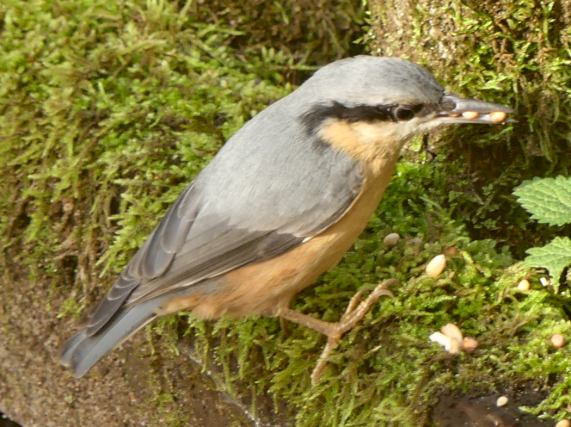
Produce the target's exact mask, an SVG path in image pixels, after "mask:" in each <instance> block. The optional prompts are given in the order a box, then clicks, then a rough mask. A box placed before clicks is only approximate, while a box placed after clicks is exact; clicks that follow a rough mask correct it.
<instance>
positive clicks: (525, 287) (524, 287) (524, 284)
mask: <svg viewBox="0 0 571 427" xmlns="http://www.w3.org/2000/svg"><path fill="white" fill-rule="evenodd" d="M517 288H518V289H519V290H520V291H523V292H525V291H529V289H530V288H531V284H530V283H529V280H527V279H522V280H520V281H519V283H518V284H517Z"/></svg>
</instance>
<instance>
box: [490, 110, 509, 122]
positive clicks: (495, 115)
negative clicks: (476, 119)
mask: <svg viewBox="0 0 571 427" xmlns="http://www.w3.org/2000/svg"><path fill="white" fill-rule="evenodd" d="M489 116H490V121H491V122H492V123H502V122H504V121H505V120H506V118H507V117H508V115H507V114H506V113H504V112H503V111H494V112H492V113H490V115H489Z"/></svg>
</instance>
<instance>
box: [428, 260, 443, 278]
mask: <svg viewBox="0 0 571 427" xmlns="http://www.w3.org/2000/svg"><path fill="white" fill-rule="evenodd" d="M445 268H446V257H445V256H444V255H436V256H435V257H434V258H432V259H431V260H430V262H429V263H428V264H427V265H426V270H425V271H426V274H427V275H428V276H430V277H434V278H436V277H438V276H440V274H441V273H442V272H443V271H444V269H445Z"/></svg>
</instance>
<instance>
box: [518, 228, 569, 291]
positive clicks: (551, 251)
mask: <svg viewBox="0 0 571 427" xmlns="http://www.w3.org/2000/svg"><path fill="white" fill-rule="evenodd" d="M526 252H527V253H528V254H529V256H528V257H527V258H526V259H525V260H524V264H525V265H527V266H528V267H540V268H546V269H547V271H549V275H550V276H551V278H552V279H553V281H554V282H555V288H556V289H557V283H558V282H559V278H560V277H561V273H563V270H564V269H565V267H567V266H568V265H571V239H569V238H568V237H556V238H555V239H553V240H552V241H551V242H550V243H548V244H547V245H545V246H543V247H541V248H530V249H528V250H527V251H526Z"/></svg>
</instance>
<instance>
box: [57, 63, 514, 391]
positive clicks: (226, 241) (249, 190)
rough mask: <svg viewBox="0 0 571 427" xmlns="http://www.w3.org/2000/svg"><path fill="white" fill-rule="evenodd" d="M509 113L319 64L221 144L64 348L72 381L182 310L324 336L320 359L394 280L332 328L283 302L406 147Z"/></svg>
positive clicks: (424, 81) (333, 259)
mask: <svg viewBox="0 0 571 427" xmlns="http://www.w3.org/2000/svg"><path fill="white" fill-rule="evenodd" d="M512 112H513V110H512V109H511V108H508V107H505V106H502V105H499V104H494V103H489V102H484V101H479V100H475V99H468V98H462V97H459V96H457V95H455V94H453V93H449V92H446V91H445V90H444V89H443V88H442V86H441V85H440V84H439V83H438V82H437V81H436V79H435V78H434V77H433V76H432V74H431V73H430V72H429V71H427V70H426V69H425V68H423V67H421V66H419V65H417V64H414V63H412V62H409V61H408V60H405V59H400V58H394V57H378V56H368V55H360V56H356V57H351V58H345V59H341V60H337V61H334V62H332V63H330V64H327V65H325V66H323V67H321V68H320V69H318V70H317V71H316V72H315V73H314V74H313V75H312V76H311V77H310V78H308V79H307V80H306V81H305V82H304V83H303V84H301V85H300V86H299V87H298V88H297V89H296V90H294V91H293V92H291V93H290V94H289V95H287V96H285V97H283V98H281V99H279V100H277V101H276V102H274V103H273V104H271V105H269V106H268V107H266V108H265V109H264V110H262V111H261V112H260V113H258V114H257V115H255V116H254V117H253V118H251V119H250V120H249V121H247V122H246V123H245V124H244V125H243V127H242V128H240V129H239V130H238V131H237V132H236V133H235V134H234V135H233V136H232V137H230V138H229V139H228V141H227V142H226V143H225V144H224V145H223V146H222V148H221V149H220V150H219V152H218V153H217V154H216V156H214V158H213V159H212V161H211V162H210V163H209V164H208V165H207V166H206V167H205V168H204V169H203V170H202V171H201V172H200V173H199V174H198V175H197V176H196V177H195V179H194V180H193V181H192V182H191V183H190V184H189V185H188V186H187V187H186V189H185V190H184V191H183V192H182V193H181V194H180V196H179V197H178V199H177V200H176V201H175V202H174V204H173V205H172V206H171V207H170V209H169V210H168V212H167V213H166V215H165V216H164V217H163V218H162V220H161V221H160V222H159V223H158V225H157V226H156V228H155V229H154V231H153V232H152V233H151V234H150V236H149V237H148V238H147V240H146V241H145V243H144V244H143V245H142V246H141V247H140V249H139V250H138V251H137V252H136V253H135V255H134V256H133V257H132V258H131V260H130V261H129V262H128V263H127V265H126V266H125V268H124V269H123V270H122V272H121V273H120V274H119V275H118V277H117V279H116V281H115V282H114V284H113V285H112V287H111V289H110V290H109V292H108V293H107V295H106V296H105V297H104V298H103V299H102V300H101V301H100V302H99V304H98V305H97V306H96V308H95V309H94V311H93V312H92V313H91V314H90V315H89V317H88V319H87V322H86V324H85V325H84V326H83V328H82V329H80V330H79V331H78V332H77V333H76V334H75V335H73V336H72V337H71V338H69V339H68V340H67V342H66V343H65V344H64V345H63V347H62V351H61V353H60V362H61V364H62V365H64V366H65V367H68V368H70V369H71V371H72V373H73V374H74V375H75V376H76V377H81V376H83V375H85V374H86V373H87V371H89V369H91V368H92V367H93V365H95V364H96V363H97V362H98V361H99V360H100V359H101V358H102V357H103V356H105V355H106V354H108V353H109V352H110V351H111V350H113V349H114V348H115V347H117V346H118V345H119V344H121V343H122V342H123V341H125V340H126V339H128V338H129V337H130V336H132V335H133V334H134V333H135V332H136V331H138V330H139V329H141V328H142V327H143V326H144V325H146V324H148V323H149V322H151V321H152V320H153V319H155V318H157V317H159V316H163V315H166V314H170V313H175V312H178V311H182V310H184V311H189V312H190V313H192V315H194V316H196V317H197V318H200V319H207V320H210V319H219V318H221V317H230V318H240V317H244V316H251V315H265V316H275V317H279V318H282V319H285V320H288V321H292V322H296V323H298V324H301V325H303V326H305V327H308V328H311V329H314V330H316V331H318V332H320V333H322V334H324V335H326V336H327V337H328V347H327V348H326V350H324V353H323V354H322V358H320V360H321V361H323V360H324V359H326V357H327V355H328V354H329V353H330V351H331V349H332V348H334V346H335V345H336V343H337V342H339V340H340V339H341V336H342V335H343V334H344V333H345V332H346V331H348V330H349V329H351V328H352V327H353V326H354V325H355V324H356V323H357V322H358V321H359V320H361V318H362V317H363V316H364V315H365V313H366V312H367V311H368V310H369V309H370V307H371V305H372V304H374V302H375V301H376V300H377V299H378V298H379V297H380V296H382V295H390V290H389V289H388V288H389V286H390V285H392V284H393V283H394V282H395V280H393V279H389V280H387V281H385V282H383V283H382V284H380V285H379V286H378V287H377V288H376V289H375V290H374V291H373V292H372V293H371V294H370V295H369V297H368V298H367V299H365V300H362V295H361V294H360V293H358V294H356V296H355V297H354V298H352V299H351V301H350V303H349V304H348V307H347V310H346V312H345V314H344V315H343V317H342V318H341V320H340V321H339V322H325V321H322V320H319V319H317V318H314V317H311V316H309V315H306V314H303V313H300V312H297V311H295V310H293V309H291V308H290V303H291V301H292V300H293V298H294V297H295V295H296V294H297V293H299V292H300V291H301V290H303V289H305V288H306V287H308V286H310V285H312V284H313V283H314V282H315V281H316V280H317V278H318V277H319V276H320V275H321V274H322V273H323V272H325V271H326V270H328V269H330V268H331V267H333V266H334V265H336V264H337V263H338V262H339V261H340V260H341V258H342V256H343V254H344V253H345V252H346V251H347V250H348V249H350V247H351V245H352V244H353V242H354V241H355V240H356V239H357V237H358V236H359V234H360V233H361V232H362V231H363V230H364V228H365V227H366V225H367V222H368V220H369V219H370V217H371V216H372V214H373V212H374V211H375V209H376V208H377V206H378V205H379V202H380V201H381V198H382V196H383V193H384V191H385V189H386V187H387V185H388V184H389V181H390V179H391V175H392V174H393V171H394V169H395V166H396V163H397V161H398V158H399V153H400V151H401V149H402V147H403V145H404V144H405V142H407V141H408V140H410V139H411V138H412V137H414V136H415V135H419V134H425V133H427V132H428V131H430V130H433V129H435V128H438V127H441V126H446V125H453V124H461V123H478V124H505V123H508V122H510V121H511V120H512V119H511V118H509V115H510V114H511V113H512ZM316 370H317V367H316ZM314 374H315V375H312V380H314V379H316V378H317V377H318V376H319V375H318V373H317V372H316V371H314ZM314 376H315V378H314Z"/></svg>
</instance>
